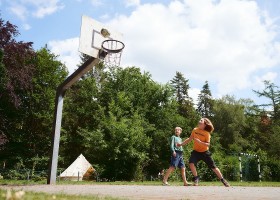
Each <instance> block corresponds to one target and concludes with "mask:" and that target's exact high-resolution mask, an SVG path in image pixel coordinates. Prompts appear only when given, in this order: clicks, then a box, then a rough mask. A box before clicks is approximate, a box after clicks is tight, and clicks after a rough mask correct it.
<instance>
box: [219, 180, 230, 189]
mask: <svg viewBox="0 0 280 200" xmlns="http://www.w3.org/2000/svg"><path fill="white" fill-rule="evenodd" d="M221 182H222V183H223V184H224V186H225V187H230V184H229V183H228V182H227V180H226V179H223V178H222V179H221Z"/></svg>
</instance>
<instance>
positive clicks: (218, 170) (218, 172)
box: [212, 167, 223, 180]
mask: <svg viewBox="0 0 280 200" xmlns="http://www.w3.org/2000/svg"><path fill="white" fill-rule="evenodd" d="M212 170H213V172H215V174H216V175H217V176H218V178H219V179H220V180H221V179H222V178H223V175H222V173H221V171H220V169H219V168H218V167H216V168H213V169H212Z"/></svg>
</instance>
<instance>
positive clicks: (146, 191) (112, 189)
mask: <svg viewBox="0 0 280 200" xmlns="http://www.w3.org/2000/svg"><path fill="white" fill-rule="evenodd" d="M0 188H2V189H7V188H10V189H14V190H25V191H33V192H46V193H50V194H58V193H64V194H75V195H98V196H112V197H118V198H124V199H135V200H139V199H152V200H156V199H157V200H159V199H161V200H163V199H164V200H165V199H166V200H168V199H174V200H175V199H176V200H177V199H190V200H192V199H195V200H197V199H205V200H206V199H207V200H224V199H238V200H240V199H246V200H251V199H262V200H263V199H264V200H270V199H273V200H274V199H275V200H276V199H280V188H279V187H230V188H226V187H222V186H221V187H218V186H199V187H193V186H191V187H183V186H142V185H26V186H0Z"/></svg>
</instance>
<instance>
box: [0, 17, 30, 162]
mask: <svg viewBox="0 0 280 200" xmlns="http://www.w3.org/2000/svg"><path fill="white" fill-rule="evenodd" d="M18 35H19V32H18V30H17V27H16V26H15V25H13V24H11V23H10V22H8V21H7V22H5V21H4V20H3V19H2V18H0V72H1V77H0V137H1V138H2V139H1V140H2V142H1V143H2V146H1V148H2V149H4V150H3V151H1V156H0V158H1V159H2V160H5V159H7V158H10V157H9V155H15V154H13V153H12V152H9V148H8V147H9V145H13V144H14V141H13V137H16V136H17V135H20V133H21V128H22V125H23V116H24V112H22V110H21V109H22V108H23V107H24V106H23V104H24V101H25V100H26V96H25V94H26V92H27V91H28V90H30V89H32V76H33V73H34V71H35V64H34V62H35V52H34V50H33V49H32V43H31V42H22V41H20V42H18V41H16V37H17V36H18ZM18 140H20V137H18V138H17V141H18ZM19 157H20V156H19Z"/></svg>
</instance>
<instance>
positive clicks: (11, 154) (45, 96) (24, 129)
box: [1, 48, 67, 169]
mask: <svg viewBox="0 0 280 200" xmlns="http://www.w3.org/2000/svg"><path fill="white" fill-rule="evenodd" d="M32 65H34V66H35V70H34V71H33V73H32V77H31V85H32V88H29V89H26V90H25V91H21V92H20V96H21V97H22V99H21V104H20V106H19V107H17V108H16V110H15V111H14V118H13V119H12V120H11V118H10V119H9V120H11V121H9V122H10V126H11V127H13V128H9V130H7V132H6V135H7V138H8V139H9V142H8V143H7V144H6V148H5V149H4V150H3V151H2V152H1V159H4V160H5V159H9V162H7V165H6V166H7V167H11V166H13V165H14V164H15V163H17V162H19V161H20V160H21V159H22V160H24V162H23V164H24V165H25V166H26V167H30V168H33V169H35V168H37V167H39V168H40V169H46V168H47V162H48V156H49V149H50V146H51V139H50V136H51V128H52V126H51V125H52V122H53V112H54V99H55V95H56V94H55V92H56V88H57V87H58V85H59V84H60V83H61V82H62V80H64V79H65V78H66V76H67V71H66V69H65V66H64V65H63V64H62V63H61V62H60V61H57V56H55V55H54V54H52V53H50V51H49V50H48V49H45V48H43V49H41V50H39V51H37V52H36V59H35V60H34V61H33V63H32ZM11 111H12V109H11V107H10V108H7V112H11ZM36 155H37V156H36ZM19 158H20V160H19Z"/></svg>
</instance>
